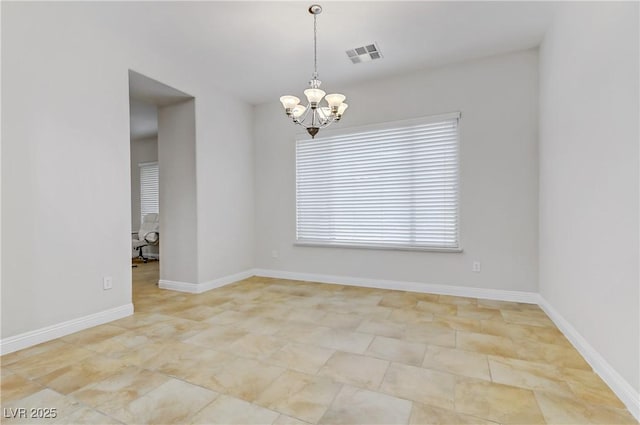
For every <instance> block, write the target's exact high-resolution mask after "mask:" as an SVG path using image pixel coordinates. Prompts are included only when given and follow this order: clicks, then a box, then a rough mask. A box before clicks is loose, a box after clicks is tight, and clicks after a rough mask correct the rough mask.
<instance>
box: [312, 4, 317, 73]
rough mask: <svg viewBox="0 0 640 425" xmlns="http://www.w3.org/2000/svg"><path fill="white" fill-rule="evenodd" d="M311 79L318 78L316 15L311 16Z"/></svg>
mask: <svg viewBox="0 0 640 425" xmlns="http://www.w3.org/2000/svg"><path fill="white" fill-rule="evenodd" d="M313 78H314V79H317V78H318V15H315V14H314V15H313Z"/></svg>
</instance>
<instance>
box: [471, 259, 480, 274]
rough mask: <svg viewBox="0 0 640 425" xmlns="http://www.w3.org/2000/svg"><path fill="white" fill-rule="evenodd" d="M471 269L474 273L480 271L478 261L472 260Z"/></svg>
mask: <svg viewBox="0 0 640 425" xmlns="http://www.w3.org/2000/svg"><path fill="white" fill-rule="evenodd" d="M471 270H472V271H474V272H475V273H480V261H474V262H473V266H472V267H471Z"/></svg>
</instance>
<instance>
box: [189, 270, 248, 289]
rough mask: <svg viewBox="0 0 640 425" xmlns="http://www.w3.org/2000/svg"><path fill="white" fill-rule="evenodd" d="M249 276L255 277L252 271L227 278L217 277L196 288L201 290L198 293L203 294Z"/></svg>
mask: <svg viewBox="0 0 640 425" xmlns="http://www.w3.org/2000/svg"><path fill="white" fill-rule="evenodd" d="M251 276H255V273H254V270H253V269H249V270H245V271H243V272H240V273H235V274H231V275H229V276H223V277H219V278H218V279H213V280H210V281H208V282H204V283H200V284H199V285H198V287H199V288H200V289H201V291H200V292H205V291H209V290H211V289H215V288H220V287H222V286H225V285H229V284H230V283H233V282H237V281H239V280H243V279H247V278H250V277H251Z"/></svg>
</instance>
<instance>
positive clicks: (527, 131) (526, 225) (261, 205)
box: [254, 50, 538, 291]
mask: <svg viewBox="0 0 640 425" xmlns="http://www.w3.org/2000/svg"><path fill="white" fill-rule="evenodd" d="M370 65H373V66H375V64H364V65H362V66H370ZM537 69H538V62H537V50H529V51H525V52H519V53H514V54H510V55H506V56H498V57H492V58H488V59H483V60H477V61H472V62H466V63H461V64H456V65H451V66H447V67H444V68H439V69H434V70H431V71H423V72H419V73H414V74H410V75H402V76H398V77H396V78H390V79H385V80H381V81H371V82H365V83H362V84H361V85H358V86H353V87H334V86H332V85H331V81H330V77H331V76H330V75H326V76H324V78H323V80H324V85H325V86H326V87H323V88H324V89H325V90H328V91H332V90H336V91H340V92H342V93H344V94H346V95H347V102H348V103H349V104H351V105H352V107H351V108H350V109H349V110H348V111H347V113H346V114H345V117H344V118H343V120H342V121H341V122H340V123H339V124H338V125H340V126H342V127H348V126H359V125H363V124H370V123H377V122H385V121H394V120H401V119H407V118H413V117H420V116H426V115H433V114H440V113H444V112H451V111H461V112H462V120H461V122H460V131H461V153H460V155H461V196H460V199H461V240H462V247H463V249H464V252H463V253H434V252H408V251H383V250H366V249H343V248H341V249H337V248H324V247H323V248H319V247H300V246H294V245H293V243H294V242H295V151H294V149H295V143H294V138H295V132H296V131H299V130H298V128H299V127H296V126H294V125H293V124H292V123H291V122H290V120H288V119H287V118H286V116H285V115H284V112H283V111H282V107H281V105H280V104H279V102H278V101H277V99H274V101H273V102H270V103H269V104H265V105H261V106H258V107H256V108H255V113H256V118H255V133H254V134H255V136H254V137H255V149H256V154H255V167H256V174H255V182H256V183H255V184H256V226H255V228H256V232H257V240H256V265H257V267H259V268H266V269H275V270H285V271H293V272H306V273H318V274H329V275H338V276H354V277H364V278H372V279H388V280H396V281H410V282H424V283H430V284H447V285H462V286H469V287H479V288H493V289H505V290H517V291H536V289H537V280H538V276H537V257H538V254H537V249H538V246H537V237H538V215H537V209H538V203H537V193H538V186H537V180H538V175H537V170H538V160H537V126H538V112H537V111H538V88H537V85H538V72H537ZM304 83H305V82H304V81H299V82H297V83H296V82H292V84H293V86H292V90H295V89H296V88H298V89H299V90H300V91H301V90H303V89H304ZM296 84H299V85H298V86H296ZM273 250H277V251H279V258H272V256H271V253H272V251H273ZM476 259H477V260H480V261H482V272H481V273H473V272H472V271H471V266H472V262H473V260H476Z"/></svg>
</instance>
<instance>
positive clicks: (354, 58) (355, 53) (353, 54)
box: [347, 43, 382, 63]
mask: <svg viewBox="0 0 640 425" xmlns="http://www.w3.org/2000/svg"><path fill="white" fill-rule="evenodd" d="M347 56H348V57H349V60H350V61H351V62H352V63H361V62H371V61H372V60H375V59H380V58H382V53H380V49H379V48H378V46H377V45H376V44H375V43H372V44H367V45H366V46H362V47H356V48H355V49H349V50H347Z"/></svg>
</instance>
